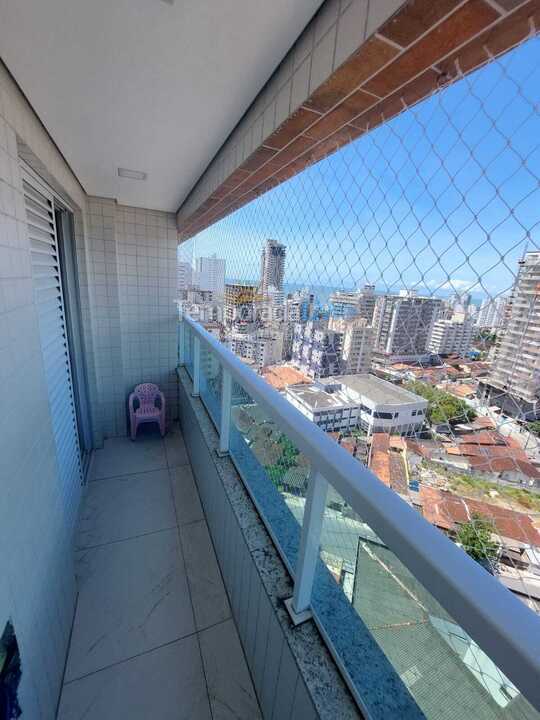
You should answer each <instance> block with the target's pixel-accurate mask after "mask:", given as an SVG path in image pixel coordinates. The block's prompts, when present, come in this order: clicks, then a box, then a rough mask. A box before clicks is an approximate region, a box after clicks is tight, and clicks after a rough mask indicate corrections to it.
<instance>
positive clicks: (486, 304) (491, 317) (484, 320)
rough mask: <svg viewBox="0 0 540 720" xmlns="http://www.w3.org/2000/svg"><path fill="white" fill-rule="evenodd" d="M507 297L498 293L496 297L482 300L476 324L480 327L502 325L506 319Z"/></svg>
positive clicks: (498, 326)
mask: <svg viewBox="0 0 540 720" xmlns="http://www.w3.org/2000/svg"><path fill="white" fill-rule="evenodd" d="M507 306H508V298H507V297H506V296H504V295H500V296H499V297H496V298H489V299H485V300H482V304H481V305H480V310H479V311H478V317H477V318H476V325H477V326H478V327H481V328H491V329H493V330H494V329H496V328H500V327H503V326H504V324H505V319H506V310H507Z"/></svg>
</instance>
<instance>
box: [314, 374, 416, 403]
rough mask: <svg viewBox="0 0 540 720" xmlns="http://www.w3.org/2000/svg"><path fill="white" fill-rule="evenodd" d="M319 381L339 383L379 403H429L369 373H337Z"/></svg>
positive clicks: (328, 383)
mask: <svg viewBox="0 0 540 720" xmlns="http://www.w3.org/2000/svg"><path fill="white" fill-rule="evenodd" d="M319 382H320V383H322V384H324V385H331V384H334V383H339V384H341V385H343V386H345V387H346V388H349V389H350V390H352V391H353V392H354V393H357V394H358V395H362V396H364V397H366V398H369V399H370V400H372V401H373V402H375V403H376V404H377V405H404V404H406V403H415V404H418V403H423V404H424V405H427V401H426V400H424V398H421V397H420V396H419V395H415V394H414V393H412V392H410V391H409V390H405V388H402V387H400V386H399V385H394V384H393V383H391V382H388V381H387V380H382V379H381V378H378V377H377V376H376V375H371V374H368V373H366V374H365V375H335V376H334V377H329V378H322V379H321V380H320V381H319Z"/></svg>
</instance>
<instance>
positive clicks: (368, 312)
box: [328, 285, 377, 324]
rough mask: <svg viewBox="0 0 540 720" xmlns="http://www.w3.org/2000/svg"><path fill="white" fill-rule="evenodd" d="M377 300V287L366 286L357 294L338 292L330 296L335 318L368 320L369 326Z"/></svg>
mask: <svg viewBox="0 0 540 720" xmlns="http://www.w3.org/2000/svg"><path fill="white" fill-rule="evenodd" d="M376 299H377V296H376V295H375V285H364V287H363V288H362V289H361V290H357V291H355V292H343V291H341V290H337V291H336V292H334V293H332V294H331V295H330V297H329V298H328V301H329V303H330V306H331V311H332V316H333V317H335V318H347V317H359V318H364V319H365V320H367V322H368V324H369V323H371V321H372V319H373V311H374V310H375V300H376Z"/></svg>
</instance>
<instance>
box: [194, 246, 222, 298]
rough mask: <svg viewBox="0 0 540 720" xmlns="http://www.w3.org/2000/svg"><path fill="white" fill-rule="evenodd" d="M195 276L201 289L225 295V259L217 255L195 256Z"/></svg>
mask: <svg viewBox="0 0 540 720" xmlns="http://www.w3.org/2000/svg"><path fill="white" fill-rule="evenodd" d="M195 278H196V284H197V287H198V288H199V290H204V291H211V292H213V293H215V294H216V295H220V296H221V297H223V295H224V294H225V260H223V259H222V258H218V257H216V255H212V257H198V258H195Z"/></svg>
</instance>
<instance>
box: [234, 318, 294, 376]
mask: <svg viewBox="0 0 540 720" xmlns="http://www.w3.org/2000/svg"><path fill="white" fill-rule="evenodd" d="M227 344H228V345H229V348H230V350H231V352H233V353H234V354H235V355H238V357H241V358H242V359H243V360H246V361H247V362H248V363H249V364H250V365H252V366H253V367H254V368H256V369H257V370H262V368H263V367H266V366H267V365H274V364H276V363H279V362H281V359H282V353H283V334H282V333H281V332H280V331H279V330H274V329H272V328H263V329H261V330H255V331H253V332H249V333H231V334H230V335H229V337H228V339H227Z"/></svg>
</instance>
